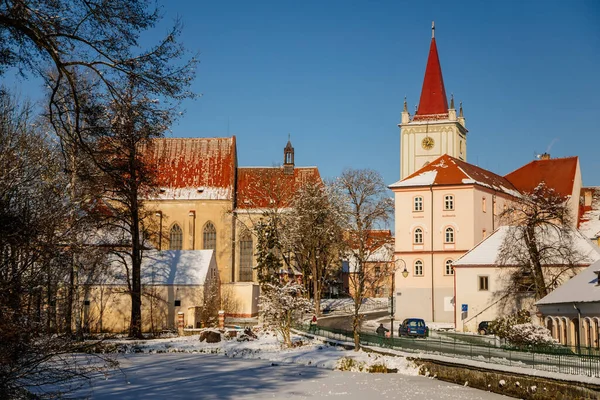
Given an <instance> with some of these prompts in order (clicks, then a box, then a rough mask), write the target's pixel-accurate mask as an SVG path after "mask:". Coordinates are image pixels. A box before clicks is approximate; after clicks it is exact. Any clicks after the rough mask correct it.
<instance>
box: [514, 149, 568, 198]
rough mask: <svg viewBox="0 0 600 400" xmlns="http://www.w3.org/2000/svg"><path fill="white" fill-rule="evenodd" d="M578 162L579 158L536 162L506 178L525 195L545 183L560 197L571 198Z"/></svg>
mask: <svg viewBox="0 0 600 400" xmlns="http://www.w3.org/2000/svg"><path fill="white" fill-rule="evenodd" d="M578 162H579V161H578V158H577V157H566V158H550V159H547V160H535V161H532V162H530V163H529V164H526V165H524V166H522V167H521V168H519V169H517V170H515V171H513V172H511V173H510V174H507V175H505V176H504V177H505V178H506V179H508V180H509V181H511V182H512V184H513V185H515V187H516V188H517V189H519V190H520V191H521V192H523V193H531V192H533V190H534V189H535V187H536V186H538V185H539V184H540V183H541V182H545V183H546V186H547V187H549V188H553V189H554V190H555V191H556V193H557V194H558V195H560V196H570V195H571V194H572V193H573V183H574V182H575V174H576V171H577V164H578Z"/></svg>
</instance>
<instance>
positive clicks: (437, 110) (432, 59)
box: [413, 38, 448, 121]
mask: <svg viewBox="0 0 600 400" xmlns="http://www.w3.org/2000/svg"><path fill="white" fill-rule="evenodd" d="M445 118H448V99H447V97H446V89H445V88H444V78H443V77H442V67H441V65H440V59H439V57H438V52H437V45H436V44H435V38H431V45H430V47H429V58H428V59H427V67H426V69H425V78H424V79H423V88H422V89H421V99H420V100H419V108H418V110H417V113H416V114H415V116H414V118H413V120H414V121H418V120H428V119H445Z"/></svg>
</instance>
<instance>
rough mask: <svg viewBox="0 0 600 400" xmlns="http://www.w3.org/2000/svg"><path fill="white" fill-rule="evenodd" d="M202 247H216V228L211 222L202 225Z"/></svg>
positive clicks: (211, 248) (212, 248)
mask: <svg viewBox="0 0 600 400" xmlns="http://www.w3.org/2000/svg"><path fill="white" fill-rule="evenodd" d="M202 248H203V249H205V250H215V249H216V248H217V229H216V228H215V226H214V225H213V224H212V223H211V222H207V223H206V225H204V231H203V232H202Z"/></svg>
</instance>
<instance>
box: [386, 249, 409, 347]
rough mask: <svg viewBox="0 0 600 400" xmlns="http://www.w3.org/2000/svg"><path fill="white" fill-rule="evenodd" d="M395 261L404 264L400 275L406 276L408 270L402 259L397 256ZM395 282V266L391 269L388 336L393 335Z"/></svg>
mask: <svg viewBox="0 0 600 400" xmlns="http://www.w3.org/2000/svg"><path fill="white" fill-rule="evenodd" d="M396 261H402V264H404V270H403V271H402V276H403V277H404V278H406V277H407V276H408V270H407V269H406V262H404V260H403V259H401V258H398V259H397V260H396ZM395 282H396V268H394V270H393V271H392V296H391V297H390V338H392V337H394V312H395V310H394V300H395V298H396V293H395V290H396V289H395V288H394V284H395Z"/></svg>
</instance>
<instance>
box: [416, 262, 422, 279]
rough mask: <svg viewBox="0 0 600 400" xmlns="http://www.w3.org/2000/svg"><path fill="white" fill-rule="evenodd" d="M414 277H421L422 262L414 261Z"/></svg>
mask: <svg viewBox="0 0 600 400" xmlns="http://www.w3.org/2000/svg"><path fill="white" fill-rule="evenodd" d="M415 276H423V261H421V260H417V261H415Z"/></svg>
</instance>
